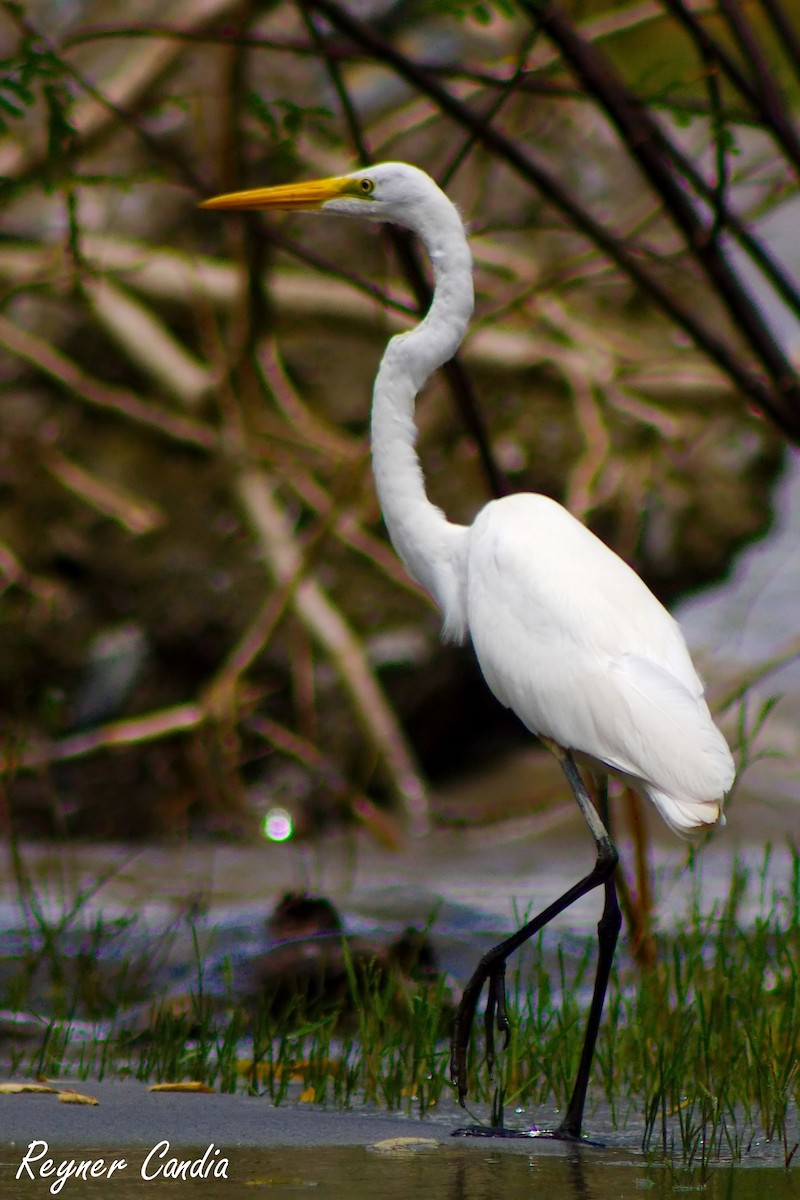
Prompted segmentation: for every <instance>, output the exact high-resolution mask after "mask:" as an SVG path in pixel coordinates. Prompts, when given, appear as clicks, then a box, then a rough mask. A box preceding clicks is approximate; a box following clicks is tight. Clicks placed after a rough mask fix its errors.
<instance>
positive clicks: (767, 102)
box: [662, 0, 800, 171]
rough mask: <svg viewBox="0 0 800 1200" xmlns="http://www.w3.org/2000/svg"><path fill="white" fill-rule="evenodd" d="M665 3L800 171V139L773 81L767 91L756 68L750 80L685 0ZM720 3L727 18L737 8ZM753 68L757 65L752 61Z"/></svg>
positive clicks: (737, 1) (725, 1)
mask: <svg viewBox="0 0 800 1200" xmlns="http://www.w3.org/2000/svg"><path fill="white" fill-rule="evenodd" d="M740 2H741V0H734V3H735V4H736V5H737V6H738V5H739V4H740ZM662 3H663V4H664V6H665V8H667V9H668V10H669V12H671V13H672V15H673V16H674V17H675V19H676V20H677V21H679V22H680V23H681V24H682V25H683V26H684V28H685V29H686V30H687V31H688V33H689V34H690V36H691V37H692V40H693V41H694V43H695V45H696V46H697V48H698V50H699V52H700V54H701V56H702V57H703V59H704V60H705V61H714V62H718V63H719V65H720V67H721V68H722V70H723V71H724V73H725V74H726V75H727V77H728V79H729V80H730V82H731V83H732V84H733V86H734V87H735V88H736V90H737V91H738V92H739V93H740V94H741V95H742V96H744V98H745V99H746V100H747V102H748V103H749V104H750V105H752V107H753V110H754V111H755V112H756V113H758V114H759V116H760V117H761V119H762V121H763V124H764V128H765V129H766V131H767V133H769V134H770V135H771V136H772V137H773V138H774V140H775V141H776V142H777V143H778V144H779V145H780V146H781V147H782V149H783V151H784V153H785V154H786V157H787V158H788V159H789V161H790V162H792V163H794V166H795V168H796V169H797V170H798V171H800V139H798V136H797V133H796V131H795V129H794V127H793V126H792V124H791V122H790V121H789V119H788V117H787V115H786V110H785V108H784V106H783V105H782V104H781V102H780V99H779V98H778V97H777V94H776V93H775V91H774V88H773V87H772V85H771V82H770V85H769V87H768V88H767V89H766V90H765V89H764V84H763V78H762V77H761V76H762V71H761V68H760V67H756V79H757V82H756V83H751V81H750V79H749V78H748V77H747V75H745V73H744V72H743V71H742V70H741V68H740V67H739V66H738V64H737V63H736V62H735V60H734V59H733V58H732V57H731V56H730V54H729V53H728V51H727V50H726V49H725V47H724V46H723V45H722V44H721V43H720V42H719V41H717V40H716V39H715V38H714V37H712V35H711V34H710V33H709V32H708V29H707V28H706V26H705V25H704V24H703V23H702V22H701V21H700V20H698V18H697V16H696V15H695V14H694V13H693V12H692V11H691V9H690V7H689V6H688V5H687V4H686V3H685V2H684V0H662ZM718 3H719V7H720V8H722V10H723V11H725V10H726V9H727V11H728V15H730V12H731V10H732V9H733V7H734V6H733V5H732V4H730V3H729V0H718ZM740 33H741V26H737V28H736V36H737V38H739V36H740ZM746 40H747V39H746ZM756 56H757V58H758V59H760V53H757V55H756ZM751 66H754V64H753V62H752V60H751Z"/></svg>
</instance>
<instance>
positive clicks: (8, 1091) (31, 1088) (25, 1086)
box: [0, 1083, 58, 1096]
mask: <svg viewBox="0 0 800 1200" xmlns="http://www.w3.org/2000/svg"><path fill="white" fill-rule="evenodd" d="M57 1091H58V1088H54V1087H48V1085H47V1084H46V1083H0V1096H17V1095H19V1093H20V1092H57Z"/></svg>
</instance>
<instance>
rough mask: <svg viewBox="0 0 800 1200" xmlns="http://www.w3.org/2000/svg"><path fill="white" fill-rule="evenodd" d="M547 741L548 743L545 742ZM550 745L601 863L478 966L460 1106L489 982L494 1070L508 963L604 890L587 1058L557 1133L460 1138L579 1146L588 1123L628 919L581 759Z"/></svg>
mask: <svg viewBox="0 0 800 1200" xmlns="http://www.w3.org/2000/svg"><path fill="white" fill-rule="evenodd" d="M543 740H545V739H543ZM545 745H547V747H548V749H549V750H551V751H552V752H553V753H554V754H555V755H556V757H557V758H558V760H559V762H560V763H561V766H562V769H563V771H564V774H565V775H566V777H567V780H568V781H569V784H570V787H571V788H572V791H573V793H574V795H575V799H576V800H577V802H578V805H579V807H580V810H581V812H582V813H583V816H584V818H585V820H586V823H587V825H588V826H589V829H590V831H591V833H592V837H593V838H594V841H595V845H596V847H597V860H596V862H595V865H594V867H593V868H592V870H591V871H590V872H589V874H588V875H585V876H584V877H583V879H581V880H579V881H578V883H576V884H574V885H573V886H572V887H571V888H569V889H568V890H567V891H566V892H565V893H564V894H563V896H560V897H559V898H558V899H557V900H554V901H553V903H552V904H550V905H548V906H547V908H545V909H544V910H543V912H541V913H539V915H538V916H536V917H534V918H533V919H532V920H531V921H528V922H527V923H526V924H525V925H523V926H522V928H521V929H518V930H517V932H516V933H513V934H512V935H511V936H510V937H508V938H506V939H505V940H504V941H502V942H500V943H499V944H498V945H497V946H494V947H493V948H492V949H491V950H489V951H488V952H487V953H486V954H484V956H483V958H482V959H481V960H480V962H479V963H478V966H477V967H476V969H475V972H474V973H473V975H472V978H471V979H470V981H469V983H468V984H467V986H466V987H465V988H464V993H463V996H462V998H461V1003H460V1004H459V1006H458V1011H457V1013H456V1018H455V1023H454V1027H453V1037H452V1041H451V1046H450V1075H451V1079H452V1082H453V1084H454V1086H455V1087H456V1089H457V1092H458V1099H459V1103H460V1104H461V1106H462V1107H464V1100H465V1098H466V1095H467V1050H468V1048H469V1040H470V1033H471V1029H472V1024H473V1021H474V1019H475V1013H476V1010H477V1006H478V1000H479V999H480V995H481V992H482V990H483V986H484V984H486V983H488V999H487V1005H486V1048H487V1062H488V1064H489V1068H490V1071H491V1067H492V1066H493V1062H494V1033H493V1025H494V1023H495V1018H496V1024H497V1029H498V1031H499V1032H501V1033H505V1035H506V1042H507V1041H508V1031H509V1026H508V1017H507V1014H506V1002H505V964H506V961H507V960H508V958H509V957H510V956H511V955H512V954H513V953H514V951H515V950H518V949H519V947H520V946H522V945H523V943H524V942H527V941H528V940H529V939H530V938H532V937H534V936H535V935H536V934H537V933H538V932H539V930H541V929H543V928H544V927H545V925H547V924H549V922H550V921H552V920H553V918H554V917H557V916H558V915H559V913H562V912H564V911H565V910H566V909H567V908H569V907H570V906H571V905H572V904H574V903H575V901H576V900H579V899H580V898H581V896H585V895H586V894H587V893H588V892H590V891H592V890H593V889H594V888H596V887H600V886H601V885H602V886H603V889H604V892H605V902H604V905H603V914H602V916H601V918H600V923H599V925H598V927H597V937H598V960H597V973H596V976H595V982H594V991H593V993H592V1003H591V1007H590V1009H589V1017H588V1020H587V1024H586V1033H585V1035H584V1041H583V1049H582V1052H581V1059H580V1063H579V1066H578V1071H577V1074H576V1077H575V1084H574V1086H573V1090H572V1096H571V1098H570V1102H569V1105H568V1106H567V1112H566V1115H565V1117H564V1120H563V1121H562V1122H561V1124H560V1125H559V1126H558V1127H557V1128H556V1129H554V1130H532V1131H529V1132H528V1133H522V1134H517V1135H514V1134H513V1133H511V1132H510V1131H508V1130H505V1129H502V1130H501V1129H497V1130H495V1129H491V1128H485V1127H481V1126H478V1127H470V1128H467V1129H459V1130H456V1136H459V1135H460V1136H470V1135H478V1136H484V1137H489V1136H505V1137H508V1136H521V1137H533V1136H538V1137H553V1138H560V1139H562V1140H565V1141H576V1140H579V1139H580V1137H581V1125H582V1122H583V1109H584V1105H585V1103H586V1091H587V1088H588V1085H589V1076H590V1072H591V1066H592V1058H593V1056H594V1048H595V1044H596V1042H597V1034H598V1030H599V1028H600V1018H601V1016H602V1012H603V1003H604V1001H605V994H606V988H607V986H608V979H609V975H610V973H611V965H612V963H613V961H614V951H615V949H616V945H617V937H618V935H619V930H620V925H621V922H622V917H621V914H620V910H619V904H618V902H617V892H616V887H615V885H614V871H615V869H616V866H617V862H618V855H617V851H616V849H615V847H614V845H613V843H612V841H611V838H610V837H609V835H608V833H607V831H606V828H605V826H604V825H603V823H602V821H601V820H600V817H599V816H598V814H597V810H596V809H595V807H594V805H593V804H592V801H591V799H590V797H589V794H588V792H587V791H586V787H585V785H584V782H583V779H582V778H581V774H580V771H579V770H578V768H577V766H576V765H575V760H574V759H573V757H572V755H571V754H570V753H569V752H568V751H565V750H563V749H562V748H561V747H560V746H557V745H556V744H555V743H553V742H550V741H548V740H545Z"/></svg>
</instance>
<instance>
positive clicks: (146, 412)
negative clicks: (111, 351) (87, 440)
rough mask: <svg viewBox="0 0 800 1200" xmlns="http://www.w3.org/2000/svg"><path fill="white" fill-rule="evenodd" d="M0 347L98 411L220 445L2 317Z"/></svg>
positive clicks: (197, 424)
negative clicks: (94, 373) (105, 379)
mask: <svg viewBox="0 0 800 1200" xmlns="http://www.w3.org/2000/svg"><path fill="white" fill-rule="evenodd" d="M0 345H3V346H5V348H6V349H7V350H10V351H11V353H12V354H14V355H16V356H17V358H21V359H23V360H25V361H26V362H28V363H29V364H30V365H31V366H32V367H34V368H35V369H36V370H38V371H42V372H43V373H44V374H45V375H49V376H50V378H51V379H54V380H55V381H56V383H59V384H61V386H62V387H64V388H66V390H67V391H68V392H69V393H70V394H71V395H73V396H75V397H76V398H77V399H78V400H82V401H84V402H85V403H87V404H90V405H92V406H93V407H95V408H98V409H101V410H102V411H104V412H108V413H114V414H115V415H116V416H121V417H124V418H125V419H126V420H128V421H132V422H133V423H134V424H136V425H141V426H143V427H145V428H146V429H148V430H149V431H150V432H151V433H156V434H158V435H159V436H160V437H166V438H170V439H171V440H172V441H176V442H181V443H182V444H183V445H186V446H194V447H197V448H198V449H201V450H215V449H217V447H218V445H219V439H218V437H217V434H216V432H215V431H214V430H213V429H212V428H211V427H210V426H209V425H206V424H204V423H203V422H202V421H195V420H193V419H192V418H191V417H184V416H181V415H180V414H178V413H174V412H171V411H170V410H169V409H167V408H163V407H162V406H160V405H156V404H148V403H147V401H146V400H140V399H139V397H138V396H136V395H134V393H133V392H128V391H126V390H125V389H123V388H120V387H114V386H112V385H111V384H106V383H102V382H101V381H100V380H98V379H95V378H94V377H93V376H91V375H89V374H87V372H86V371H84V370H83V368H82V367H80V366H78V364H77V363H76V362H75V361H74V360H73V359H71V358H67V356H66V355H65V354H62V353H61V351H60V350H56V348H55V347H54V346H53V345H51V344H50V342H46V341H45V340H44V339H43V338H40V337H36V336H35V335H34V334H32V333H26V332H25V331H24V330H22V329H20V328H19V326H17V325H15V324H14V323H13V321H9V320H8V318H7V317H3V316H0Z"/></svg>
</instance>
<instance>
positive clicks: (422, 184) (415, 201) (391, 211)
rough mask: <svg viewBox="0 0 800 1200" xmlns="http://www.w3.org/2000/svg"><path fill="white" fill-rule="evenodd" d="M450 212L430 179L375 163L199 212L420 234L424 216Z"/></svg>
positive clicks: (220, 200)
mask: <svg viewBox="0 0 800 1200" xmlns="http://www.w3.org/2000/svg"><path fill="white" fill-rule="evenodd" d="M443 206H444V207H446V208H447V209H452V205H451V204H450V201H449V200H448V199H447V197H446V196H445V195H444V193H443V192H442V191H441V190H440V189H439V188H438V187H437V185H436V184H435V183H434V182H433V180H432V179H431V178H430V176H429V175H426V174H425V172H424V171H421V170H420V169H419V168H418V167H412V166H410V165H409V164H408V163H399V162H389V163H379V164H377V165H376V166H374V167H365V168H364V169H363V170H360V171H353V172H352V173H351V174H349V175H337V176H333V177H332V178H330V179H313V180H310V181H308V182H305V183H289V184H282V185H280V186H278V187H266V188H252V189H251V190H250V191H246V192H231V193H229V194H227V195H224V196H214V197H213V198H212V199H211V200H204V201H203V202H202V203H201V205H200V207H201V208H213V209H226V210H229V211H231V210H244V209H273V210H275V211H287V210H304V211H307V212H325V213H341V214H344V215H345V216H352V217H367V218H368V219H370V220H372V221H392V222H394V223H395V224H397V225H404V226H406V228H409V229H419V228H420V226H421V224H424V218H425V215H426V214H428V213H430V212H431V211H432V210H437V209H440V208H442V207H443Z"/></svg>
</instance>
